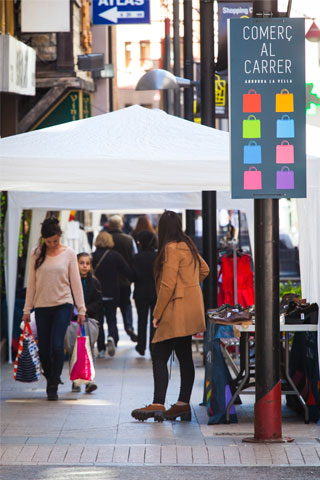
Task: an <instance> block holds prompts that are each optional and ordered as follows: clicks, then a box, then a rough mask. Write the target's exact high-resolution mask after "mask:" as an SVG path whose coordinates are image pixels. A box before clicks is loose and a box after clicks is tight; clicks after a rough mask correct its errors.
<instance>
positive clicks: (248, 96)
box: [243, 89, 261, 113]
mask: <svg viewBox="0 0 320 480" xmlns="http://www.w3.org/2000/svg"><path fill="white" fill-rule="evenodd" d="M243 111H244V112H247V113H256V112H261V95H260V93H257V92H256V91H255V90H253V89H252V90H249V92H248V93H245V94H244V95H243Z"/></svg>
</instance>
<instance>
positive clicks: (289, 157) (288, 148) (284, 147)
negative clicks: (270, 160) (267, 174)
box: [276, 140, 294, 163]
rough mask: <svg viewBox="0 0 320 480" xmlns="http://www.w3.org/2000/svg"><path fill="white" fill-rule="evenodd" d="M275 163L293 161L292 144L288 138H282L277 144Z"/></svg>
mask: <svg viewBox="0 0 320 480" xmlns="http://www.w3.org/2000/svg"><path fill="white" fill-rule="evenodd" d="M276 163H294V146H293V145H290V143H289V142H288V140H283V141H282V142H281V145H277V149H276Z"/></svg>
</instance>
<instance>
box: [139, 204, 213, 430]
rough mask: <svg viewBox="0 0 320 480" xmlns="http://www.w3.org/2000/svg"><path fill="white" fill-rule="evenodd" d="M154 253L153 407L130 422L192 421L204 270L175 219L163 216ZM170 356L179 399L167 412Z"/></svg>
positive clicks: (173, 215)
mask: <svg viewBox="0 0 320 480" xmlns="http://www.w3.org/2000/svg"><path fill="white" fill-rule="evenodd" d="M158 239H159V252H158V255H157V257H156V260H155V265H154V272H155V280H156V291H157V303H156V306H155V309H154V311H153V317H154V318H153V325H154V327H155V328H156V332H155V335H154V337H153V340H152V344H153V345H152V366H153V378H154V397H153V403H152V404H151V405H148V406H147V407H145V408H138V409H136V410H133V411H132V412H131V415H132V416H133V418H136V419H138V420H146V419H148V418H152V417H153V418H154V419H155V420H157V421H162V420H163V419H167V420H175V419H176V418H177V417H180V418H181V420H187V421H190V420H191V409H190V397H191V392H192V387H193V382H194V364H193V359H192V343H191V340H192V335H193V334H195V333H199V332H204V331H205V329H206V326H205V313H204V305H203V296H202V292H201V288H200V282H202V280H203V279H204V278H205V277H206V276H207V275H208V273H209V268H208V265H207V264H206V262H205V261H204V260H203V259H202V258H201V256H200V255H199V253H198V251H197V248H196V246H195V245H194V243H193V242H192V240H191V239H190V237H188V235H186V234H185V233H183V231H182V225H181V219H180V217H179V216H178V215H177V214H176V213H175V212H172V211H166V212H164V213H163V214H162V215H161V217H160V220H159V227H158ZM173 351H175V353H176V355H177V358H178V360H179V366H180V378H181V384H180V395H179V398H178V401H177V402H176V403H175V404H174V405H173V406H172V407H171V408H169V409H168V410H166V409H165V406H164V404H165V397H166V392H167V387H168V368H167V363H168V360H169V357H170V355H171V353H172V352H173Z"/></svg>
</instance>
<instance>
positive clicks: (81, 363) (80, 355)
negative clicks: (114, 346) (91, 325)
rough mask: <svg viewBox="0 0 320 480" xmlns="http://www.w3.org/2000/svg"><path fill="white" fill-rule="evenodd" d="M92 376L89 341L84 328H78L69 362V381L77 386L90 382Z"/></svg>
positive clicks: (93, 374) (92, 365)
mask: <svg viewBox="0 0 320 480" xmlns="http://www.w3.org/2000/svg"><path fill="white" fill-rule="evenodd" d="M94 376H95V370H94V364H93V358H92V352H91V347H90V339H89V337H87V336H85V333H84V328H83V327H79V330H78V336H77V340H76V343H75V346H74V349H73V352H72V357H71V362H70V380H71V381H72V382H74V384H75V385H76V386H78V385H83V384H87V383H90V382H92V381H93V379H94Z"/></svg>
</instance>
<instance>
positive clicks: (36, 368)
mask: <svg viewBox="0 0 320 480" xmlns="http://www.w3.org/2000/svg"><path fill="white" fill-rule="evenodd" d="M13 378H14V380H17V381H18V382H24V383H31V382H37V381H38V380H39V378H40V359H39V349H38V345H37V344H36V341H35V339H34V337H33V335H32V331H31V327H30V325H29V322H25V325H24V328H23V331H22V334H21V335H20V340H19V348H18V353H17V356H16V359H15V362H14V369H13Z"/></svg>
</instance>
